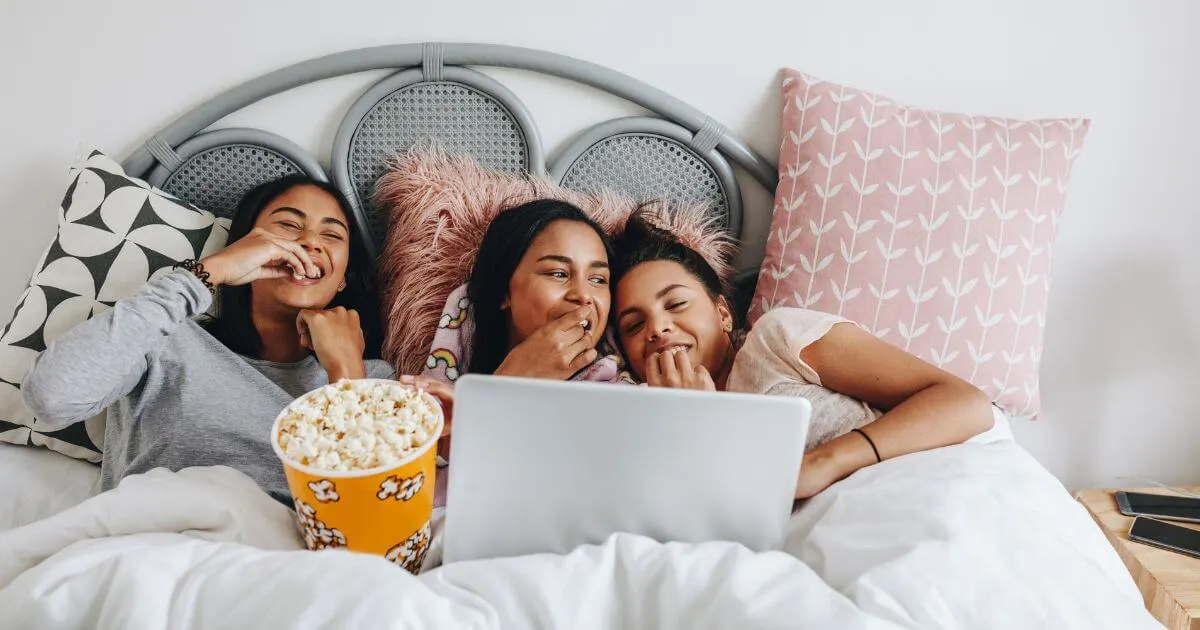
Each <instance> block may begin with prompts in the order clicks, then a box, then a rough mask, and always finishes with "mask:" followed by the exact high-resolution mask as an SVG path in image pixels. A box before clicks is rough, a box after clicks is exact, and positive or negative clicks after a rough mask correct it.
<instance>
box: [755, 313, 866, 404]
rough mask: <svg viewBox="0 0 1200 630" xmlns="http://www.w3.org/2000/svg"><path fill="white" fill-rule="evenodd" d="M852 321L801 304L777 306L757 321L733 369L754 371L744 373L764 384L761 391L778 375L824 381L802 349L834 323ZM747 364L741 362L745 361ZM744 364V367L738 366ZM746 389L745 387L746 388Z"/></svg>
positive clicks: (777, 377) (814, 383)
mask: <svg viewBox="0 0 1200 630" xmlns="http://www.w3.org/2000/svg"><path fill="white" fill-rule="evenodd" d="M843 323H853V322H850V320H848V319H846V318H844V317H840V316H838V315H831V314H829V313H822V312H820V311H810V310H806V309H802V308H777V309H774V310H772V311H769V312H768V313H767V314H766V315H763V316H762V318H760V319H759V320H758V322H756V323H755V324H754V327H753V328H752V329H750V332H749V333H748V334H747V335H746V341H745V343H744V344H743V345H742V348H741V350H740V351H739V352H738V357H737V360H735V363H734V370H735V372H736V371H741V372H754V373H757V374H745V376H746V377H750V378H752V379H753V380H756V381H762V382H761V383H760V385H763V386H764V387H762V388H761V389H759V388H754V389H757V390H758V391H764V392H765V391H766V390H767V389H769V388H770V387H771V386H772V385H773V384H774V383H773V382H772V383H767V382H766V381H777V380H778V379H779V378H795V375H799V376H800V377H801V378H802V379H803V380H805V381H807V382H809V383H811V384H813V385H821V376H820V375H819V374H817V372H816V370H814V369H812V367H810V366H809V365H808V364H807V363H805V362H804V361H803V360H801V359H800V351H801V350H804V349H805V348H807V347H808V346H810V345H812V344H813V343H814V342H816V341H817V340H819V339H820V338H822V337H824V336H825V334H826V333H828V332H829V331H830V330H831V329H832V328H833V327H834V326H835V325H837V324H843ZM743 358H745V359H746V361H745V365H742V366H739V365H738V364H739V363H743V361H742V359H743ZM738 367H742V368H743V369H742V370H738ZM743 391H744V390H743Z"/></svg>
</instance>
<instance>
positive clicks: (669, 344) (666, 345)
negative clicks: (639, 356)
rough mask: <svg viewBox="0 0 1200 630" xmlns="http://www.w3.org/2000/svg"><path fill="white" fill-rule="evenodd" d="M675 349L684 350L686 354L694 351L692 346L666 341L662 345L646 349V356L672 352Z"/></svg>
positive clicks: (658, 344) (657, 344)
mask: <svg viewBox="0 0 1200 630" xmlns="http://www.w3.org/2000/svg"><path fill="white" fill-rule="evenodd" d="M674 348H683V351H684V352H688V351H690V350H691V349H692V344H690V343H684V342H682V341H664V342H661V343H656V344H654V345H652V346H647V347H646V356H647V357H649V356H653V355H655V354H658V353H660V352H666V351H668V350H672V349H674Z"/></svg>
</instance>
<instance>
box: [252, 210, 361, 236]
mask: <svg viewBox="0 0 1200 630" xmlns="http://www.w3.org/2000/svg"><path fill="white" fill-rule="evenodd" d="M280 212H286V213H288V214H294V215H296V216H298V217H300V218H301V219H307V218H308V215H307V214H304V211H303V210H300V209H298V208H293V207H291V206H280V207H278V208H275V209H274V210H272V211H271V216H275V215H277V214H279V213H280ZM321 223H335V224H337V225H340V226H342V229H344V230H346V231H347V232H349V231H350V226H348V225H346V224H345V223H343V222H342V220H341V219H335V218H333V217H325V218H324V219H321Z"/></svg>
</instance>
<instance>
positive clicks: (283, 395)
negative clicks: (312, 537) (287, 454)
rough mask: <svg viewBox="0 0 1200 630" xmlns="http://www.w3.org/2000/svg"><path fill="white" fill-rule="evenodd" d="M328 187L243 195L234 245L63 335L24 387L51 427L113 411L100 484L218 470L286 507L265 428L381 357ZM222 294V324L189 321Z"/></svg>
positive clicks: (373, 367) (358, 264)
mask: <svg viewBox="0 0 1200 630" xmlns="http://www.w3.org/2000/svg"><path fill="white" fill-rule="evenodd" d="M354 228H355V224H354V215H353V214H352V213H351V212H350V211H349V204H348V203H346V201H345V199H344V198H343V197H342V195H341V194H340V193H339V192H338V191H337V189H336V188H334V187H332V186H330V185H329V184H326V183H322V182H317V181H314V180H311V179H309V178H307V177H303V176H292V177H286V178H283V179H280V180H278V181H274V182H269V183H267V184H263V185H262V186H259V187H258V188H256V189H254V190H252V191H251V192H250V193H248V194H247V195H246V197H245V198H244V199H243V200H242V202H241V204H240V205H239V207H238V210H237V213H236V215H235V216H234V218H233V222H232V225H231V226H230V230H229V238H230V242H231V243H230V245H229V246H228V247H226V248H225V249H224V250H222V251H221V252H219V253H217V254H214V255H212V256H210V257H208V258H205V259H204V260H201V261H199V263H196V261H187V262H185V263H182V264H181V265H180V267H181V268H178V269H175V270H173V271H171V272H170V273H168V274H166V275H164V276H162V277H160V278H158V279H156V280H154V281H152V282H150V283H148V284H147V285H146V286H145V287H144V288H143V289H142V290H141V291H139V292H138V293H137V294H136V295H133V296H132V297H129V298H126V299H124V300H121V301H119V302H117V303H116V304H115V305H114V306H113V308H112V310H110V311H108V312H106V313H104V314H101V315H99V316H97V317H95V318H93V319H91V320H89V321H87V322H85V323H83V324H81V325H79V326H78V327H76V328H75V329H73V330H71V331H69V332H68V333H66V334H64V335H62V336H61V337H59V338H58V339H57V340H55V341H54V342H53V343H51V344H50V346H49V348H47V350H46V351H45V352H44V353H43V354H42V355H41V357H40V358H39V359H38V361H37V363H36V365H35V366H34V368H33V369H32V370H31V371H30V373H29V375H28V376H27V377H26V379H25V382H24V384H23V385H22V388H21V389H22V392H23V393H24V396H25V400H26V402H27V403H28V404H29V407H30V408H31V409H32V410H33V412H34V413H35V414H36V415H37V417H38V419H39V422H41V423H42V424H43V426H44V427H45V428H46V429H47V430H54V429H58V428H65V427H67V426H69V425H72V424H75V423H78V422H83V421H84V420H87V419H88V418H90V417H91V416H93V415H95V414H96V413H99V412H101V411H103V410H105V409H108V423H107V429H106V432H105V436H104V456H103V460H102V461H101V469H100V475H101V484H102V489H104V490H108V489H110V488H112V487H113V486H115V485H116V484H117V482H119V481H120V480H121V479H122V478H123V477H125V476H126V475H131V474H134V473H142V472H146V471H147V470H150V469H151V468H155V467H159V466H162V467H166V468H168V469H171V470H179V469H181V468H186V467H188V466H210V465H226V466H230V467H232V468H235V469H237V470H240V471H241V472H243V473H245V474H247V475H249V476H250V477H251V478H252V479H254V480H255V481H256V482H258V484H259V486H260V487H262V488H263V489H264V490H265V491H267V492H268V493H269V494H270V495H271V496H272V497H274V498H276V499H278V500H280V501H282V502H283V503H285V504H287V505H289V506H290V505H291V497H290V496H289V493H288V488H287V482H286V480H285V478H284V474H283V467H282V466H280V465H279V461H278V460H277V459H276V457H275V455H274V453H273V452H272V450H271V445H270V441H269V434H270V427H271V422H272V421H273V420H274V419H275V416H276V415H277V414H278V413H279V410H280V409H282V408H283V407H284V406H286V405H287V404H288V403H289V402H291V401H292V399H294V398H295V397H297V396H300V395H302V394H304V393H305V392H307V391H309V390H312V389H315V388H317V387H320V386H321V385H324V384H326V383H328V382H333V381H336V380H338V379H340V378H360V377H364V376H366V377H376V378H391V377H393V376H394V371H393V370H392V368H391V366H389V365H388V364H387V363H385V362H383V361H379V360H367V361H364V359H363V356H364V352H366V353H367V354H369V355H371V356H377V353H378V348H379V346H380V332H379V331H380V326H379V322H378V319H377V317H378V315H377V314H378V312H379V309H378V307H377V305H376V304H377V298H376V291H375V282H374V280H375V278H374V268H373V265H372V261H371V258H370V256H369V254H368V253H367V250H366V248H365V247H364V244H363V243H361V242H359V240H358V238H357V236H358V234H359V232H357V231H356V230H355V229H354ZM215 292H219V294H220V313H219V316H217V317H215V318H210V319H207V320H203V321H201V323H197V322H195V321H193V320H192V318H193V317H195V316H199V315H202V314H203V313H204V312H205V311H206V310H207V309H208V308H209V306H210V305H211V304H212V300H213V297H212V293H215Z"/></svg>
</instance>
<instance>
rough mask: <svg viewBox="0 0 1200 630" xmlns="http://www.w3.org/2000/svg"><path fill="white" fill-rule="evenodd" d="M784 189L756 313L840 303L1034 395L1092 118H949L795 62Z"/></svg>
mask: <svg viewBox="0 0 1200 630" xmlns="http://www.w3.org/2000/svg"><path fill="white" fill-rule="evenodd" d="M783 88H784V90H783V91H784V98H783V102H784V107H783V125H782V131H783V133H782V143H781V146H780V157H779V186H778V188H777V189H776V193H775V209H774V212H773V215H772V224H771V232H770V236H769V238H768V241H767V248H766V254H765V257H764V260H763V264H762V267H761V271H760V274H759V280H758V286H757V287H756V290H755V295H754V300H753V303H752V305H751V309H750V313H749V318H750V321H751V323H753V321H755V320H756V319H757V318H758V317H761V316H762V314H763V313H765V312H766V311H769V310H771V309H772V308H776V307H780V306H797V307H802V308H809V309H814V310H818V311H825V312H829V313H835V314H838V315H842V316H844V317H846V318H848V319H851V320H854V321H856V322H858V323H859V324H862V325H863V326H865V327H866V328H867V329H869V330H871V331H872V332H874V333H875V335H876V336H878V337H879V338H881V339H883V340H885V341H888V342H890V343H892V344H893V345H896V346H898V347H900V348H903V349H904V350H907V351H908V352H910V353H912V354H914V355H916V356H918V357H920V358H922V359H924V360H926V361H928V362H930V363H932V364H934V365H937V366H939V367H941V368H943V369H945V370H947V371H948V372H951V373H953V374H956V375H958V376H960V377H962V378H964V379H966V380H968V381H970V382H971V383H973V384H975V385H976V386H977V387H979V388H980V389H982V390H984V391H985V392H987V393H988V394H989V395H990V396H991V398H992V400H993V401H994V402H995V403H996V404H997V405H998V406H1000V407H1001V408H1002V409H1004V410H1005V411H1006V412H1008V413H1009V414H1010V415H1011V416H1014V417H1034V416H1036V415H1037V413H1038V411H1039V407H1040V394H1039V386H1038V368H1039V364H1040V361H1041V356H1042V339H1043V330H1044V328H1045V325H1046V316H1045V313H1046V302H1047V298H1048V296H1049V290H1050V263H1051V256H1052V253H1053V245H1054V240H1055V236H1056V234H1057V232H1058V224H1059V218H1060V216H1061V212H1062V208H1063V202H1064V199H1065V196H1066V191H1067V184H1068V181H1069V180H1070V174H1071V166H1072V164H1073V163H1074V161H1075V158H1076V156H1078V155H1079V152H1080V148H1081V146H1082V144H1083V140H1084V137H1085V136H1086V135H1087V131H1088V125H1089V122H1088V121H1087V120H1084V119H1079V118H1073V119H1050V120H1029V121H1022V120H1008V119H1001V118H991V117H982V116H967V115H962V114H949V113H944V112H937V111H932V110H924V109H918V108H915V107H908V106H905V105H901V104H898V103H896V102H894V101H892V100H891V99H888V98H885V97H882V96H879V95H876V94H872V93H870V92H864V91H862V90H857V89H854V88H850V87H846V86H843V85H839V84H836V83H830V82H827V81H822V80H821V79H818V78H816V77H813V76H810V75H807V74H803V73H800V72H797V71H795V70H788V71H786V72H785V76H784V82H783Z"/></svg>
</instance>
